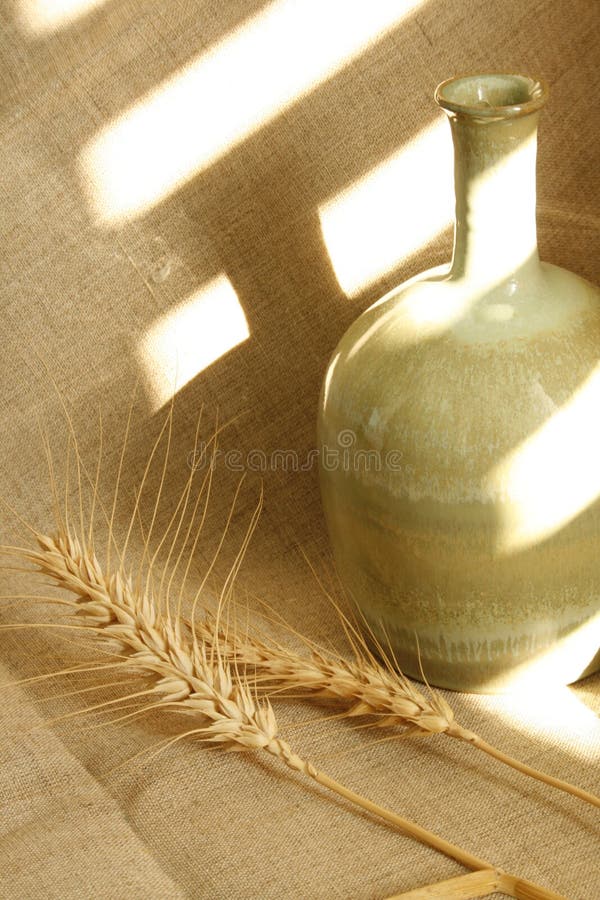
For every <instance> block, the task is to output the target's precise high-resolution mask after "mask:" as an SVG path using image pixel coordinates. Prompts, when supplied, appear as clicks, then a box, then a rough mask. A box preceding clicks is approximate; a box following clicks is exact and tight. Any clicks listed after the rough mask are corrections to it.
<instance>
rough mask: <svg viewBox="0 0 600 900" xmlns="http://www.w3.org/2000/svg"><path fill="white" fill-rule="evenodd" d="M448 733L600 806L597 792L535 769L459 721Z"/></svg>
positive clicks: (560, 789)
mask: <svg viewBox="0 0 600 900" xmlns="http://www.w3.org/2000/svg"><path fill="white" fill-rule="evenodd" d="M446 734H447V735H448V736H449V737H454V738H458V739H459V740H461V741H465V742H466V743H467V744H471V745H472V746H473V747H477V749H478V750H481V751H482V752H483V753H487V754H488V756H493V757H494V759H497V760H499V762H501V763H504V764H505V765H507V766H510V767H511V768H512V769H516V770H517V772H522V773H523V774H524V775H529V776H530V777H531V778H535V779H536V780H537V781H542V782H543V783H544V784H548V785H550V786H551V787H555V788H558V790H559V791H564V792H565V793H567V794H572V796H573V797H578V798H579V799H580V800H585V801H586V803H590V804H591V805H592V806H598V807H600V797H597V796H596V795H595V794H591V793H590V792H589V791H585V790H583V788H580V787H577V786H576V785H574V784H571V783H570V782H568V781H562V780H561V779H560V778H555V777H554V776H553V775H548V774H547V773H546V772H541V771H540V770H539V769H534V768H533V767H532V766H528V765H527V763H524V762H521V761H520V760H519V759H515V758H514V757H512V756H509V755H508V754H507V753H503V752H502V750H498V748H497V747H494V746H493V745H492V744H488V742H487V741H484V740H483V738H481V737H479V735H478V734H475V733H474V732H472V731H469V730H468V729H466V728H462V727H461V726H460V725H459V724H458V723H457V722H453V723H452V725H451V726H450V728H449V729H448V731H447V732H446Z"/></svg>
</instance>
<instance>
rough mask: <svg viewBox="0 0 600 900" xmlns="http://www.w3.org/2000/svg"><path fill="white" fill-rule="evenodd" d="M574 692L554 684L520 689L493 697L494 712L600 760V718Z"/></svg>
mask: <svg viewBox="0 0 600 900" xmlns="http://www.w3.org/2000/svg"><path fill="white" fill-rule="evenodd" d="M576 690H577V689H576V687H575V689H574V690H573V689H570V688H568V687H564V686H562V685H558V684H554V685H552V686H551V688H550V689H549V688H548V686H547V685H546V687H545V688H544V686H543V685H538V686H537V687H530V688H525V687H523V686H521V687H520V688H519V690H515V691H513V692H511V693H510V694H507V695H505V696H501V697H498V698H493V700H491V705H492V707H493V710H494V713H495V714H497V715H499V716H501V717H502V718H503V719H505V720H506V721H507V722H509V723H510V724H511V725H513V726H515V725H516V726H517V727H518V728H519V729H521V730H522V731H525V732H527V733H528V734H531V735H532V736H534V737H536V738H539V739H540V740H542V741H550V742H551V743H552V744H553V745H558V746H562V747H564V748H565V749H566V750H568V751H569V753H571V754H573V755H577V756H579V757H580V758H582V759H586V760H587V761H588V762H591V761H592V760H596V759H600V718H599V717H598V716H597V715H596V713H594V712H593V710H591V709H590V708H589V707H588V706H586V704H585V703H583V702H582V701H581V700H580V699H579V698H578V697H577V694H576Z"/></svg>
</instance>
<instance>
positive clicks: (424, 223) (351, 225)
mask: <svg viewBox="0 0 600 900" xmlns="http://www.w3.org/2000/svg"><path fill="white" fill-rule="evenodd" d="M453 181H454V179H453V166H452V142H451V138H450V130H449V128H448V123H447V122H446V121H445V120H442V121H440V122H438V123H436V124H435V125H434V126H432V127H430V128H427V129H425V130H424V131H422V132H421V133H420V134H419V135H418V136H417V137H416V138H415V139H414V140H412V141H411V142H410V143H409V144H408V145H407V146H405V147H403V148H402V150H401V151H400V152H399V153H396V154H394V156H392V157H389V158H388V159H387V160H386V161H385V162H384V163H382V164H381V165H379V166H377V168H375V169H373V170H372V171H371V172H370V173H369V174H368V175H367V176H366V177H364V178H362V179H360V180H359V181H357V182H356V183H355V184H353V185H352V186H351V187H350V188H348V189H347V190H345V191H344V192H343V193H341V194H339V195H338V196H337V197H334V198H333V199H332V200H330V201H329V202H327V203H326V204H324V205H323V206H321V208H320V210H319V216H320V220H321V230H322V232H323V238H324V240H325V244H326V246H327V250H328V252H329V256H330V259H331V262H332V265H333V268H334V270H335V273H336V276H337V279H338V281H339V284H340V286H341V288H342V290H343V291H344V292H345V293H346V294H347V295H348V296H352V295H353V294H357V293H359V292H360V291H361V290H363V289H364V288H365V287H367V286H368V285H369V284H371V283H372V282H374V281H376V280H377V279H378V278H381V276H382V275H385V274H386V272H389V271H391V270H392V269H393V268H395V266H397V265H398V264H399V263H400V262H402V260H404V259H406V258H407V257H408V256H410V255H411V254H412V253H415V252H416V251H417V250H419V249H420V248H421V247H423V246H424V245H425V244H427V243H429V241H431V240H432V239H433V238H434V237H435V236H436V235H438V234H439V233H440V232H441V231H443V230H444V228H447V227H448V226H449V225H450V224H451V223H452V219H453V215H454V192H453Z"/></svg>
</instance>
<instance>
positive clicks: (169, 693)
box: [5, 529, 564, 900]
mask: <svg viewBox="0 0 600 900" xmlns="http://www.w3.org/2000/svg"><path fill="white" fill-rule="evenodd" d="M36 539H37V544H38V548H37V549H27V548H22V549H18V548H12V551H13V552H17V553H19V554H20V555H21V557H22V558H23V559H24V560H25V561H26V562H28V563H29V564H33V565H34V566H36V567H37V569H38V570H39V572H41V573H42V574H43V575H45V576H46V577H48V578H50V580H51V581H52V582H53V583H54V584H55V585H56V586H58V587H60V588H62V589H63V590H65V591H66V592H68V593H69V594H70V595H71V597H72V598H73V605H74V607H75V612H76V615H77V616H78V617H79V618H80V620H81V622H82V624H81V625H79V626H77V625H71V624H69V625H66V626H64V627H67V628H72V627H75V628H77V627H80V628H84V629H90V630H91V631H92V632H94V633H95V634H96V635H97V636H98V638H99V640H100V641H101V642H103V643H105V644H106V643H107V642H108V645H109V647H110V650H111V653H113V654H114V655H115V656H116V657H117V658H119V659H120V660H121V663H119V664H120V665H122V666H125V667H126V668H127V669H128V670H129V672H130V673H131V674H133V675H135V676H140V677H142V678H144V679H145V681H146V683H147V687H145V689H144V690H142V691H136V692H135V693H133V694H129V695H126V696H123V697H120V698H118V700H117V701H105V702H104V703H100V704H96V705H94V706H91V707H89V708H88V710H87V711H88V712H89V711H97V710H99V709H103V708H106V707H107V706H110V705H111V704H114V703H115V702H116V703H123V702H125V701H127V700H130V699H137V698H140V697H144V698H146V699H148V700H150V701H152V700H154V701H155V702H151V703H150V704H149V706H147V707H146V709H148V708H151V709H155V708H157V707H162V708H170V709H176V710H179V711H180V712H183V713H187V714H189V715H192V716H193V717H194V718H195V719H196V722H195V723H194V727H193V728H191V729H186V730H185V731H182V732H181V733H180V734H179V735H178V736H177V737H175V738H171V739H169V740H168V741H167V742H166V744H165V745H164V746H169V745H171V744H173V743H175V742H177V741H179V740H181V739H183V738H186V737H188V736H191V735H194V736H197V737H200V738H202V739H203V740H205V741H208V742H211V743H219V744H221V745H223V746H224V747H225V748H226V749H228V750H263V751H265V752H267V753H269V754H271V755H272V756H274V757H276V758H277V759H279V760H280V761H281V762H283V763H284V764H285V765H286V766H287V767H288V768H290V769H292V770H294V771H296V772H300V773H301V774H303V775H305V776H307V777H309V778H311V779H312V780H314V781H316V782H317V783H318V784H320V785H322V786H323V787H325V788H327V789H328V790H330V791H332V792H333V793H335V794H337V795H339V796H341V797H343V798H344V799H346V800H348V801H350V802H351V803H353V804H355V805H356V806H358V807H360V808H361V809H364V810H366V811H368V812H370V813H372V814H374V815H376V816H378V817H380V818H381V819H383V820H384V821H386V822H388V823H389V824H391V825H393V826H395V827H397V828H399V829H400V830H401V831H403V832H404V833H405V834H407V835H410V836H412V837H413V838H415V839H417V840H419V841H421V842H423V843H425V844H427V845H428V846H430V847H432V848H434V849H436V850H438V851H440V852H441V853H444V854H445V855H446V856H449V857H451V858H452V859H455V860H456V861H457V862H459V863H461V864H462V865H463V866H465V867H466V868H468V869H473V870H475V871H476V872H477V873H483V874H482V875H481V877H480V879H479V884H480V887H481V890H483V885H484V882H485V884H486V885H487V886H488V888H489V889H488V890H487V891H486V892H487V893H489V892H490V891H491V890H492V889H493V888H497V887H500V888H501V889H502V890H505V891H506V893H507V894H508V895H509V896H513V897H520V898H522V900H561V897H560V895H558V894H556V893H554V892H553V891H550V890H548V889H546V888H544V887H542V886H540V885H537V884H534V883H532V882H528V881H526V880H524V879H519V878H516V877H515V876H511V875H508V874H507V873H505V872H503V871H502V870H501V869H498V868H496V867H494V866H492V865H491V864H490V863H488V862H487V861H486V860H484V859H481V858H479V857H477V856H475V855H473V854H471V853H470V852H469V851H467V850H464V849H463V848H462V847H459V846H457V845H455V844H453V843H451V842H449V841H447V840H445V839H444V838H442V837H440V836H439V835H437V834H435V833H434V832H431V831H429V830H428V829H425V828H422V827H421V826H420V825H418V824H417V823H415V822H412V821H411V820H409V819H406V818H404V817H403V816H400V815H398V814H397V813H395V812H392V811H391V810H388V809H386V808H384V807H382V806H380V805H379V804H376V803H374V802H373V801H371V800H369V799H368V798H366V797H364V796H362V795H360V794H357V793H356V792H354V791H352V790H351V789H349V788H347V787H346V786H344V785H342V784H340V783H339V782H338V781H336V780H334V779H333V778H331V777H330V776H329V775H326V774H325V773H324V772H321V771H320V770H318V769H317V768H316V767H315V766H314V765H312V763H310V762H309V761H308V760H306V759H304V758H303V757H301V756H300V755H298V754H297V753H295V752H294V751H293V750H292V748H291V747H290V745H289V744H288V743H287V742H286V741H285V740H284V739H283V738H282V737H281V736H280V735H279V730H278V725H277V721H276V718H275V715H274V713H273V709H272V707H271V704H270V702H269V701H268V699H264V700H263V701H262V702H261V701H258V700H256V699H255V698H254V696H253V694H252V692H251V691H250V689H249V687H248V685H247V684H246V683H244V682H243V681H242V679H241V678H240V677H239V676H238V675H237V673H236V671H235V668H232V665H231V664H230V662H228V660H227V659H226V658H225V657H224V655H223V653H222V648H221V647H220V645H219V640H218V631H217V633H216V634H215V633H214V632H213V633H212V641H211V642H210V644H209V643H207V642H206V641H205V640H203V639H200V638H199V637H198V631H195V632H193V633H192V637H191V639H187V638H186V637H185V636H184V634H183V631H182V627H181V620H180V619H179V618H177V617H173V616H172V615H171V613H170V612H169V611H168V610H167V611H166V612H165V613H163V612H162V611H161V610H160V608H159V607H157V606H156V604H155V603H154V602H153V600H152V599H151V597H150V596H149V595H148V594H147V593H145V592H143V591H142V592H140V591H139V590H136V589H135V588H134V586H133V583H132V580H131V578H129V577H127V576H126V575H125V574H124V572H123V569H122V567H119V568H118V569H117V570H116V571H115V572H114V573H111V572H108V571H107V572H104V571H103V569H102V567H101V565H100V563H99V561H98V559H97V557H96V556H95V554H94V552H93V550H91V549H88V548H86V547H85V544H84V543H82V542H80V541H79V539H78V538H77V537H75V536H73V534H72V533H70V532H69V531H68V529H59V531H58V532H57V533H56V534H55V535H54V536H48V535H42V534H39V533H37V532H36ZM49 599H51V598H49ZM60 602H64V600H63V601H60ZM217 625H218V617H217ZM5 627H6V626H5ZM8 627H23V625H22V624H18V625H15V626H8ZM50 627H52V626H50ZM56 627H59V628H60V627H61V625H60V624H57V625H56ZM415 706H416V704H415ZM406 711H407V712H408V714H409V716H410V715H411V713H412V712H413V710H412V709H409V708H408V707H406ZM136 714H137V713H130V714H128V715H129V716H131V715H136ZM70 715H72V714H71V713H67V714H66V716H63V717H61V718H65V717H68V716H70ZM55 721H56V720H55ZM492 876H493V877H492ZM455 881H456V880H455ZM427 890H429V888H428V889H427ZM460 891H462V893H461V892H460ZM411 895H412V896H413V897H415V896H418V893H417V894H416V895H415V892H411ZM481 895H482V894H481V891H480V894H479V896H481ZM422 896H423V897H425V896H427V893H425V892H423V893H422ZM438 896H440V894H438ZM441 896H443V895H441ZM454 896H456V897H461V896H462V897H469V896H474V895H473V893H472V880H470V881H468V883H467V881H465V880H464V879H463V881H462V884H457V885H456V892H455V894H454ZM562 900H564V898H562Z"/></svg>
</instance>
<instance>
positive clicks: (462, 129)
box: [318, 74, 600, 692]
mask: <svg viewBox="0 0 600 900" xmlns="http://www.w3.org/2000/svg"><path fill="white" fill-rule="evenodd" d="M546 96H547V90H546V87H545V85H544V84H543V83H540V82H538V81H534V80H532V79H531V78H528V77H525V76H521V75H502V74H491V75H473V76H467V77H459V78H453V79H450V80H448V81H445V82H443V83H442V84H441V85H440V86H439V87H438V88H437V91H436V95H435V97H436V101H437V103H438V104H439V105H440V106H441V107H442V108H443V109H444V110H445V111H446V113H447V114H448V117H449V120H450V126H451V129H452V137H453V141H454V149H455V191H456V224H455V238H454V253H453V259H452V262H451V264H450V265H449V266H448V267H444V268H441V269H436V270H431V271H428V272H425V273H423V274H422V275H420V276H418V277H416V278H413V279H411V280H410V281H408V282H406V283H405V284H403V285H402V286H401V287H399V288H397V289H395V290H393V291H392V292H391V293H389V294H387V295H386V296H385V297H383V299H381V300H380V301H378V302H377V303H375V305H374V306H372V307H371V308H370V309H368V310H367V311H366V312H365V313H363V314H362V315H361V316H360V317H359V319H358V320H357V321H356V322H355V323H354V324H353V325H352V326H351V327H350V329H349V330H348V331H347V332H346V334H345V335H344V336H343V337H342V339H341V341H340V343H339V345H338V347H337V349H336V350H335V352H334V354H333V357H332V359H331V362H330V364H329V368H328V370H327V374H326V377H325V381H324V385H323V390H322V395H321V401H320V411H319V424H318V432H319V446H320V478H321V489H322V497H323V504H324V509H325V515H326V519H327V524H328V528H329V532H330V536H331V541H332V544H333V549H334V553H335V558H336V563H337V567H338V571H339V576H340V579H341V581H342V584H343V586H344V588H345V590H346V591H347V593H348V594H349V595H350V597H351V598H352V599H353V600H354V601H355V602H356V604H357V605H358V607H359V610H360V612H361V614H362V617H364V620H365V623H366V626H367V627H366V631H367V632H368V633H370V639H371V641H372V643H373V644H374V645H375V646H377V645H378V644H379V645H381V646H382V647H384V648H389V649H391V651H392V652H393V655H394V657H395V658H396V660H397V662H398V665H399V666H400V667H401V668H402V669H403V671H404V672H405V673H406V674H408V675H412V676H414V677H417V678H419V677H421V673H424V675H425V677H426V678H427V680H428V681H430V682H431V683H432V684H435V685H438V686H441V687H447V688H452V689H456V690H466V691H481V692H497V691H503V690H507V689H510V688H513V687H514V686H515V685H517V684H518V685H522V684H527V683H532V684H536V683H540V682H542V683H545V684H547V683H550V682H551V683H559V684H568V683H570V682H572V681H575V680H577V679H579V678H581V677H583V676H584V675H586V674H590V673H591V672H594V671H596V670H597V669H598V668H600V653H599V652H598V648H599V646H600V501H599V500H598V497H600V292H599V291H598V289H597V288H595V287H593V286H592V285H591V284H589V283H588V282H587V281H585V280H583V279H582V278H580V277H578V276H577V275H574V274H572V273H570V272H567V271H565V270H564V269H561V268H558V267H557V266H553V265H550V264H549V263H545V262H540V259H539V256H538V251H537V242H536V221H535V158H536V140H537V124H538V117H539V114H540V110H541V108H542V106H543V104H544V102H545V100H546ZM424 182H426V173H424ZM424 189H426V184H424Z"/></svg>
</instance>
